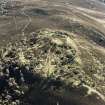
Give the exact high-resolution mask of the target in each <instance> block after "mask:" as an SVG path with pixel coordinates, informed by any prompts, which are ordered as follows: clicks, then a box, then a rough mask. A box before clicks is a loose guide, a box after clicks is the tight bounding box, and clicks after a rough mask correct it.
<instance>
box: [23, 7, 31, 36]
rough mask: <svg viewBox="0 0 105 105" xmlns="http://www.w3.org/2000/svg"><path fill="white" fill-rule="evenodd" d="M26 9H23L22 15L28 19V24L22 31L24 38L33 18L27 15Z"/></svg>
mask: <svg viewBox="0 0 105 105" xmlns="http://www.w3.org/2000/svg"><path fill="white" fill-rule="evenodd" d="M25 8H26V7H23V8H22V14H23V15H24V16H26V17H27V19H28V20H27V24H26V25H25V26H24V28H23V29H22V31H21V32H22V36H24V35H25V30H26V29H27V28H28V26H29V25H30V23H31V21H32V20H31V17H30V16H29V15H27V14H26V13H25Z"/></svg>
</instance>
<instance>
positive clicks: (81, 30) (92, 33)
mask: <svg viewBox="0 0 105 105" xmlns="http://www.w3.org/2000/svg"><path fill="white" fill-rule="evenodd" d="M64 28H65V29H66V30H69V31H72V32H74V33H76V34H77V35H84V36H85V37H86V38H88V39H89V40H92V41H94V42H95V43H96V44H98V45H100V46H103V47H105V35H104V34H103V33H102V32H100V31H99V30H97V29H95V28H94V27H88V26H84V25H82V24H80V23H77V22H76V23H75V22H71V23H70V24H68V25H64Z"/></svg>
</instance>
